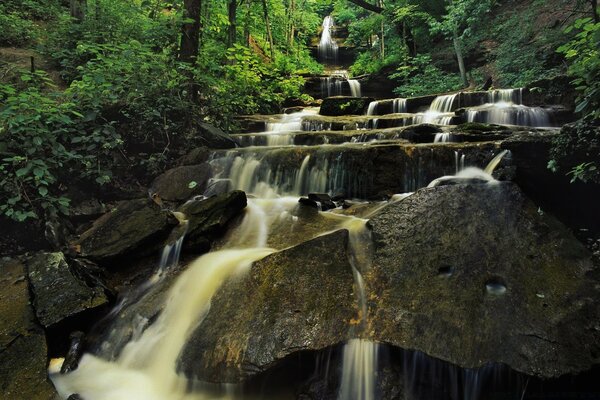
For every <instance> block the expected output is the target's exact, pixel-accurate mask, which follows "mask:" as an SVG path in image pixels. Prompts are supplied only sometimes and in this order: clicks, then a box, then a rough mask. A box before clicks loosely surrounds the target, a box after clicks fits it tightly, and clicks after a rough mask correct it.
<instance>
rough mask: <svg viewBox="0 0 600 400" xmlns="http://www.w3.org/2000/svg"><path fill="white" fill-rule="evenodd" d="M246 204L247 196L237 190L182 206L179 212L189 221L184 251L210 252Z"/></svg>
mask: <svg viewBox="0 0 600 400" xmlns="http://www.w3.org/2000/svg"><path fill="white" fill-rule="evenodd" d="M246 203H247V202H246V194H245V193H244V192H242V191H239V190H235V191H233V192H229V193H224V194H221V195H218V196H215V197H210V198H208V199H203V200H195V201H192V202H188V203H186V204H184V205H183V206H181V207H180V208H179V209H178V210H177V211H179V212H182V213H183V214H185V215H186V218H187V219H188V221H189V222H188V231H187V234H186V236H185V239H184V242H183V247H184V249H187V250H189V251H193V252H196V253H203V252H206V251H208V250H209V249H210V247H211V243H212V242H213V241H214V240H216V239H217V238H219V237H220V236H222V235H223V234H224V233H225V232H226V231H227V228H228V226H229V224H230V223H231V222H232V221H233V220H234V219H235V218H236V217H237V216H238V215H240V214H241V212H242V211H243V210H244V208H246Z"/></svg>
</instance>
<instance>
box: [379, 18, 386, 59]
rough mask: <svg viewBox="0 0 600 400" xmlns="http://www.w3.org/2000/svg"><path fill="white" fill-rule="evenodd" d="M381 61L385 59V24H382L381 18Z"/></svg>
mask: <svg viewBox="0 0 600 400" xmlns="http://www.w3.org/2000/svg"><path fill="white" fill-rule="evenodd" d="M380 45H381V61H383V60H384V59H385V26H384V25H383V20H381V40H380Z"/></svg>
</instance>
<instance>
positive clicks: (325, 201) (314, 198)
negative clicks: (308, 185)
mask: <svg viewBox="0 0 600 400" xmlns="http://www.w3.org/2000/svg"><path fill="white" fill-rule="evenodd" d="M299 203H300V204H304V205H307V206H309V207H314V208H317V209H319V210H321V211H327V210H331V209H333V208H336V207H337V206H336V205H335V203H334V202H333V200H332V199H331V197H330V196H329V195H328V194H327V193H309V194H308V197H301V198H300V200H299Z"/></svg>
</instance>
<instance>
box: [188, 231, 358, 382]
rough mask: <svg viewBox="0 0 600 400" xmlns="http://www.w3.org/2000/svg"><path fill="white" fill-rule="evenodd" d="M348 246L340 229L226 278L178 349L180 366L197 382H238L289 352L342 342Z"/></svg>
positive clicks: (352, 302) (349, 304)
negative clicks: (181, 347) (235, 275)
mask: <svg viewBox="0 0 600 400" xmlns="http://www.w3.org/2000/svg"><path fill="white" fill-rule="evenodd" d="M347 243H348V231H346V230H339V231H336V232H334V233H331V234H328V235H325V236H320V237H317V238H315V239H312V240H310V241H307V242H304V243H302V244H300V245H298V246H295V247H292V248H289V249H286V250H283V251H280V252H278V253H274V254H272V255H270V256H267V257H265V258H264V259H262V260H259V261H257V262H256V263H254V265H253V266H252V268H251V270H250V272H249V273H248V274H247V275H246V276H244V277H241V278H236V279H230V280H228V281H226V282H225V284H224V285H223V286H222V287H221V289H220V290H219V291H218V292H217V293H216V294H215V296H214V297H213V299H212V301H211V307H210V311H209V312H208V315H207V316H206V318H205V319H204V321H203V322H202V324H201V325H200V326H199V327H197V328H196V329H195V330H194V332H193V333H192V334H191V337H190V339H189V341H188V343H187V345H186V346H185V347H184V349H183V351H182V352H181V354H180V360H179V369H180V370H181V371H182V372H185V374H186V375H188V376H190V377H192V376H193V377H197V378H200V379H201V380H206V381H211V382H239V381H243V380H246V379H248V378H250V377H252V376H254V375H256V374H259V373H261V372H264V371H266V370H267V369H269V368H271V367H273V366H274V365H276V364H277V363H278V362H279V361H281V360H283V359H284V358H285V357H286V356H288V355H290V354H292V353H296V352H301V351H304V350H319V349H323V348H325V347H328V346H331V345H334V344H337V343H340V342H343V341H345V340H346V339H347V338H348V335H349V328H350V324H351V320H352V319H353V318H356V316H357V312H358V310H357V297H356V296H355V293H354V291H353V284H354V278H353V275H352V267H351V265H350V262H349V260H348V257H349V254H348V250H347ZM324 254H327V257H323V255H324Z"/></svg>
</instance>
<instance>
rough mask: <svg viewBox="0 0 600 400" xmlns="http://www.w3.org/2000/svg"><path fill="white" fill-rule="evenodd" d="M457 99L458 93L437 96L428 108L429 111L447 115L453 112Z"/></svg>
mask: <svg viewBox="0 0 600 400" xmlns="http://www.w3.org/2000/svg"><path fill="white" fill-rule="evenodd" d="M457 98H458V93H455V94H448V95H443V96H437V97H436V98H435V99H434V100H433V102H432V103H431V106H430V107H429V110H430V111H437V112H439V113H449V112H452V111H454V108H453V107H454V103H456V100H457Z"/></svg>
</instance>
